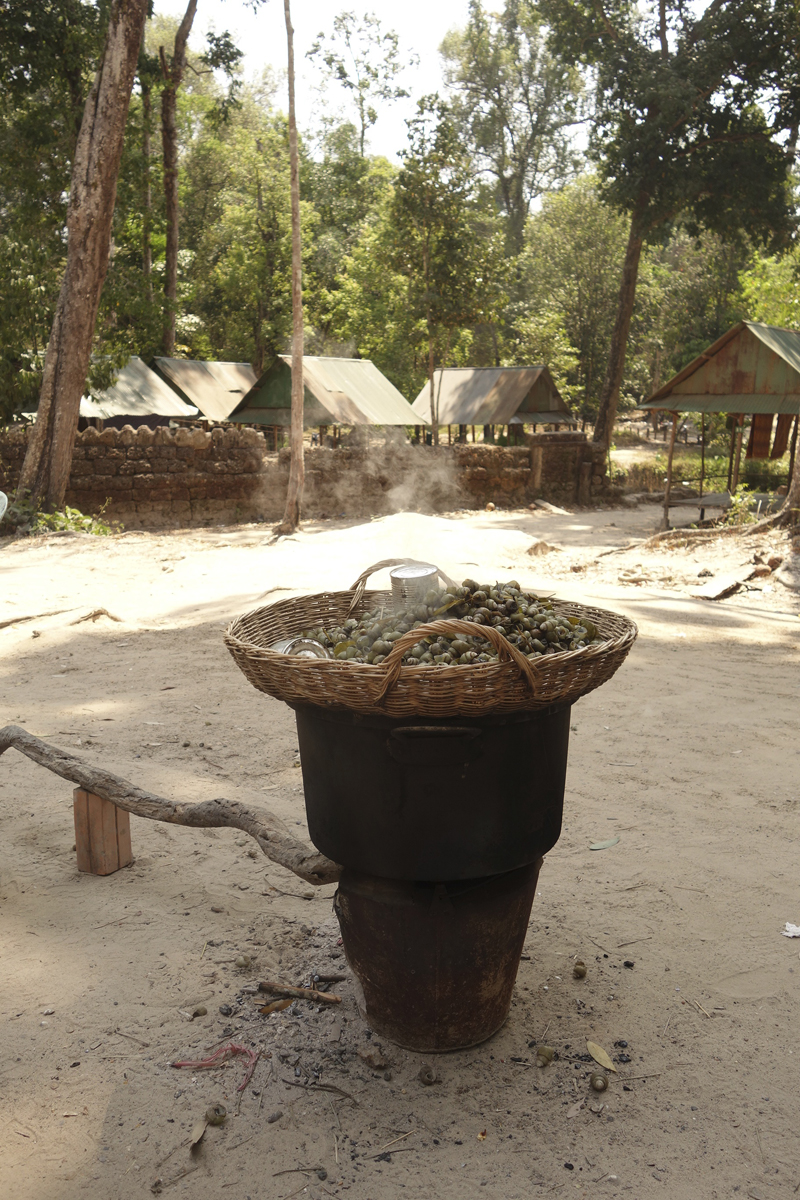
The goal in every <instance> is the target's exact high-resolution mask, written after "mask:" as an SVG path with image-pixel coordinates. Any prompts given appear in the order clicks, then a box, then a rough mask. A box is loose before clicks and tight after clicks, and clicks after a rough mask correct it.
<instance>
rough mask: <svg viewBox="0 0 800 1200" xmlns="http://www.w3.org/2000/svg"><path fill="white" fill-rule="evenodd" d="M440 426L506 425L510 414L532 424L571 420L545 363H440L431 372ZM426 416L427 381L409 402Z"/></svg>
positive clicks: (429, 392) (511, 417)
mask: <svg viewBox="0 0 800 1200" xmlns="http://www.w3.org/2000/svg"><path fill="white" fill-rule="evenodd" d="M433 387H434V393H435V398H436V407H437V411H438V416H439V424H440V425H508V424H510V422H511V421H512V419H513V417H514V416H515V415H519V418H520V420H521V421H527V422H529V423H531V424H537V423H538V424H544V425H548V424H563V423H567V424H571V423H574V419H573V417H572V415H571V413H570V411H569V409H568V408H567V406H566V404H565V403H564V401H563V400H562V398H561V395H560V393H559V391H558V388H557V387H556V385H555V383H554V382H553V378H552V376H551V374H550V372H549V371H548V369H547V367H545V366H542V365H538V366H533V367H445V368H443V369H440V370H437V371H434V373H433ZM411 407H412V408H413V409H414V412H415V413H416V414H417V420H419V418H421V417H425V416H427V417H428V418H429V417H430V411H431V390H430V384H429V383H426V384H425V385H424V386H423V388H422V390H421V392H420V393H419V395H418V396H417V398H416V400H415V401H414V403H413V404H412V406H411Z"/></svg>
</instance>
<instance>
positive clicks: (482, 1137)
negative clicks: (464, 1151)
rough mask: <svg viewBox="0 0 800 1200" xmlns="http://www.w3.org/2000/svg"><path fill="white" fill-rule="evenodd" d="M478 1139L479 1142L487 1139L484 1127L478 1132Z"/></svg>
mask: <svg viewBox="0 0 800 1200" xmlns="http://www.w3.org/2000/svg"><path fill="white" fill-rule="evenodd" d="M478 1141H479V1142H485V1141H486V1130H485V1129H482V1130H481V1132H480V1133H479V1134H478Z"/></svg>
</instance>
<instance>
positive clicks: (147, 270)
mask: <svg viewBox="0 0 800 1200" xmlns="http://www.w3.org/2000/svg"><path fill="white" fill-rule="evenodd" d="M150 97H151V89H150V86H149V85H148V84H144V83H143V84H142V161H143V170H142V177H143V183H144V188H143V191H144V194H143V196H142V274H143V275H144V278H145V283H146V285H147V299H148V300H151V301H152V299H153V246H152V230H153V190H152V188H151V186H150V131H151V124H152V116H153V110H152V105H151V103H150Z"/></svg>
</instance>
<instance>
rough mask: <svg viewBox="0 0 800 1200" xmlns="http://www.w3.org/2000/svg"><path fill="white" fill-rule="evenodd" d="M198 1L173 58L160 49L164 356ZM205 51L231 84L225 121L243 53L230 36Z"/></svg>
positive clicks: (171, 330)
mask: <svg viewBox="0 0 800 1200" xmlns="http://www.w3.org/2000/svg"><path fill="white" fill-rule="evenodd" d="M196 12H197V0H189V3H188V4H187V6H186V12H185V13H184V14H183V19H182V21H181V23H180V25H179V26H178V28H177V31H176V33H175V41H174V43H173V49H172V55H171V57H169V58H167V54H166V52H165V50H164V47H163V46H159V48H158V55H159V61H160V63H161V75H162V79H163V88H162V90H161V144H162V151H163V156H164V202H165V204H164V207H165V215H166V224H167V246H166V260H165V269H164V299H165V301H166V305H165V310H164V336H163V343H162V350H163V353H164V354H165V355H167V356H170V355H172V354H173V353H174V350H175V312H176V307H177V300H178V247H179V203H178V127H177V120H176V112H177V104H178V89H179V88H180V86H181V84H182V82H183V77H184V74H185V72H186V67H187V61H188V60H187V45H188V41H189V34H190V33H191V31H192V25H193V23H194V18H195V13H196ZM207 40H208V46H209V48H208V50H207V51H206V53H205V54H203V55H202V56H201V62H203V63H204V64H205V68H206V70H207V72H208V73H210V72H211V71H213V70H214V69H217V68H222V69H223V70H224V71H225V72H226V74H227V75H228V79H229V80H230V81H231V86H229V89H228V94H227V96H226V98H225V99H224V101H223V103H222V104H221V106H219V107H218V108H217V110H216V112H215V117H216V119H217V120H225V119H226V118H227V116H228V114H229V112H230V109H231V107H232V106H233V105H235V104H236V102H237V101H236V90H237V88H238V81H237V80H236V71H237V67H238V64H239V60H240V59H241V58H242V52H241V51H240V50H237V48H236V47H235V46H234V45H233V42H232V41H231V37H230V34H228V33H222V34H219V35H217V34H213V33H210V34H208V35H207Z"/></svg>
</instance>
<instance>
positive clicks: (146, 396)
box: [80, 355, 197, 421]
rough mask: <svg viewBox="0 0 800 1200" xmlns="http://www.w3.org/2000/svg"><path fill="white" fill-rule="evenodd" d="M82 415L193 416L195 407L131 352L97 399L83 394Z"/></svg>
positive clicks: (195, 414) (103, 416) (102, 416)
mask: <svg viewBox="0 0 800 1200" xmlns="http://www.w3.org/2000/svg"><path fill="white" fill-rule="evenodd" d="M80 415H81V416H82V417H99V418H100V419H101V420H104V421H105V420H109V419H110V418H111V417H152V416H155V417H196V416H197V409H196V408H194V407H193V406H192V405H191V404H185V403H184V402H183V400H181V399H180V397H179V396H176V395H175V392H174V391H173V390H172V388H171V387H169V385H168V384H166V383H165V382H164V380H163V379H161V378H160V376H158V375H156V373H155V371H151V370H150V368H149V367H148V366H147V365H146V364H145V363H144V362H143V361H142V360H141V358H139V357H137V356H136V355H134V356H133V357H132V358H130V359H129V360H128V362H127V363H126V365H125V366H124V367H123V368H122V370H121V371H120V373H119V375H118V376H117V380H116V383H115V384H114V385H113V387H110V388H107V389H106V391H104V392H100V393H99V395H98V396H97V398H96V399H94V398H93V397H91V396H84V397H83V399H82V400H81V407H80Z"/></svg>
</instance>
